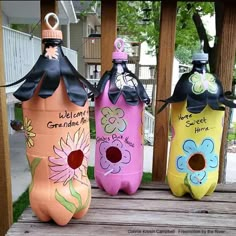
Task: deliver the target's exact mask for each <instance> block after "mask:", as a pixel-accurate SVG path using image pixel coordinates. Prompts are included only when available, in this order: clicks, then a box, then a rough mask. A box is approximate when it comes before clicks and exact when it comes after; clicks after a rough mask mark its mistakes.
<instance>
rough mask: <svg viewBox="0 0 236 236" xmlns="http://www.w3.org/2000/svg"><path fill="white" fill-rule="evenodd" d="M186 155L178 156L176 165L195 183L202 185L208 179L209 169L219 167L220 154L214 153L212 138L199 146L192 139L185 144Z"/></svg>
mask: <svg viewBox="0 0 236 236" xmlns="http://www.w3.org/2000/svg"><path fill="white" fill-rule="evenodd" d="M183 151H184V153H185V155H184V156H178V157H177V160H176V167H177V170H178V171H179V172H183V173H186V174H187V177H188V180H189V181H190V182H191V183H193V184H194V185H201V184H203V183H205V182H206V181H207V174H208V172H209V171H213V170H216V168H217V167H218V156H217V155H216V154H215V153H214V142H213V141H212V140H211V139H210V138H206V139H204V140H203V141H202V143H201V145H200V146H197V145H196V143H195V142H194V141H193V140H192V139H188V140H186V141H185V142H184V144H183Z"/></svg>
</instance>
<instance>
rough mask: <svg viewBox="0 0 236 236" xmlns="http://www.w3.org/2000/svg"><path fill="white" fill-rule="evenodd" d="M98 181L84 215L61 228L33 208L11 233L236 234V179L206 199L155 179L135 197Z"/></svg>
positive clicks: (219, 187)
mask: <svg viewBox="0 0 236 236" xmlns="http://www.w3.org/2000/svg"><path fill="white" fill-rule="evenodd" d="M92 186H93V189H92V202H91V206H90V209H89V211H88V213H87V215H86V216H84V217H83V218H82V219H80V220H78V219H72V220H71V221H70V222H69V224H68V225H67V226H65V227H60V226H57V225H56V224H55V223H54V222H47V223H42V222H40V221H39V220H38V219H37V217H36V216H35V215H34V213H32V210H31V208H27V209H26V210H25V211H24V213H23V214H22V215H21V217H20V219H19V220H18V222H17V223H15V224H13V226H12V227H11V228H10V230H9V231H8V234H7V235H8V236H14V235H36V236H39V235H43V236H45V235H46V234H47V235H66V236H69V235H119V236H122V235H144V234H148V235H162V234H163V235H204V234H212V235H236V197H235V195H236V194H235V193H236V184H232V185H224V186H221V185H219V186H218V187H217V189H216V191H215V192H214V193H213V194H212V195H211V196H206V197H204V198H203V199H202V200H201V201H194V200H192V199H191V198H190V197H189V196H184V197H183V198H176V197H174V196H173V195H172V194H171V193H170V191H169V188H168V186H167V185H157V184H153V183H150V184H144V185H141V186H140V189H139V190H138V192H137V193H136V194H134V195H132V196H128V195H126V194H124V193H119V194H118V195H117V196H109V195H107V194H106V193H105V192H104V191H102V190H100V189H98V188H97V187H96V186H95V183H94V182H92ZM161 232H162V233H161Z"/></svg>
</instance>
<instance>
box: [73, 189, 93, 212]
mask: <svg viewBox="0 0 236 236" xmlns="http://www.w3.org/2000/svg"><path fill="white" fill-rule="evenodd" d="M90 197H91V189H90V188H88V197H87V199H86V202H85V203H84V205H83V206H81V207H78V208H77V209H76V213H78V212H79V211H81V210H83V209H85V208H87V207H88V204H89V200H90Z"/></svg>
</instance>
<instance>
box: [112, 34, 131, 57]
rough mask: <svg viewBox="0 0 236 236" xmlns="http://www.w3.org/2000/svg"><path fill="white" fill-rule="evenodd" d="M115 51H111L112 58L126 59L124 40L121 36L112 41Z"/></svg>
mask: <svg viewBox="0 0 236 236" xmlns="http://www.w3.org/2000/svg"><path fill="white" fill-rule="evenodd" d="M114 47H115V51H114V52H113V53H112V59H113V60H121V61H127V60H128V54H127V53H126V52H124V41H123V40H122V39H121V38H117V39H116V40H115V42H114Z"/></svg>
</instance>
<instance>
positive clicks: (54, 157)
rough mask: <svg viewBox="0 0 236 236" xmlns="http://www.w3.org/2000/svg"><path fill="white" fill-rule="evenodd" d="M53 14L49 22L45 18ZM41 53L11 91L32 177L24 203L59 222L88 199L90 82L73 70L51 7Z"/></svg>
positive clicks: (79, 210) (80, 211)
mask: <svg viewBox="0 0 236 236" xmlns="http://www.w3.org/2000/svg"><path fill="white" fill-rule="evenodd" d="M49 17H54V18H55V19H56V21H57V22H56V24H55V26H54V27H51V25H50V24H49V23H48V18H49ZM45 20H46V23H47V25H48V30H44V31H43V34H42V40H43V43H44V51H43V54H42V55H41V56H40V57H39V59H38V61H37V62H36V64H35V65H34V67H33V68H32V70H31V71H30V72H29V73H28V74H27V75H26V76H25V77H24V78H22V79H21V80H20V82H22V81H24V82H23V84H22V85H21V86H20V87H19V89H18V90H17V91H16V92H15V93H14V95H15V97H16V98H18V99H19V100H21V101H22V107H23V116H24V130H25V138H26V147H27V149H26V153H27V158H28V161H29V165H30V169H31V174H32V182H31V185H30V188H29V194H30V205H31V208H32V209H33V211H34V213H35V214H36V215H37V217H38V218H39V219H40V220H41V221H49V220H51V219H53V220H54V221H55V222H56V223H57V224H59V225H65V224H67V223H68V222H69V221H70V219H71V218H72V217H73V218H81V217H82V216H84V215H85V213H86V212H87V210H88V208H89V205H90V200H91V186H90V182H89V179H88V177H87V166H88V158H89V151H90V131H89V109H88V95H87V92H86V91H85V87H88V88H89V89H90V90H92V91H93V87H92V86H91V85H90V84H89V83H88V82H87V81H86V80H85V79H84V78H83V77H82V76H81V75H80V74H79V73H78V72H77V71H76V69H75V68H74V67H73V66H72V64H71V63H70V62H69V60H68V59H67V57H66V56H64V54H63V51H62V48H61V43H62V33H61V31H59V30H56V27H57V26H58V23H59V21H58V18H57V16H56V15H55V14H54V13H50V14H48V15H47V16H46V17H45Z"/></svg>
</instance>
